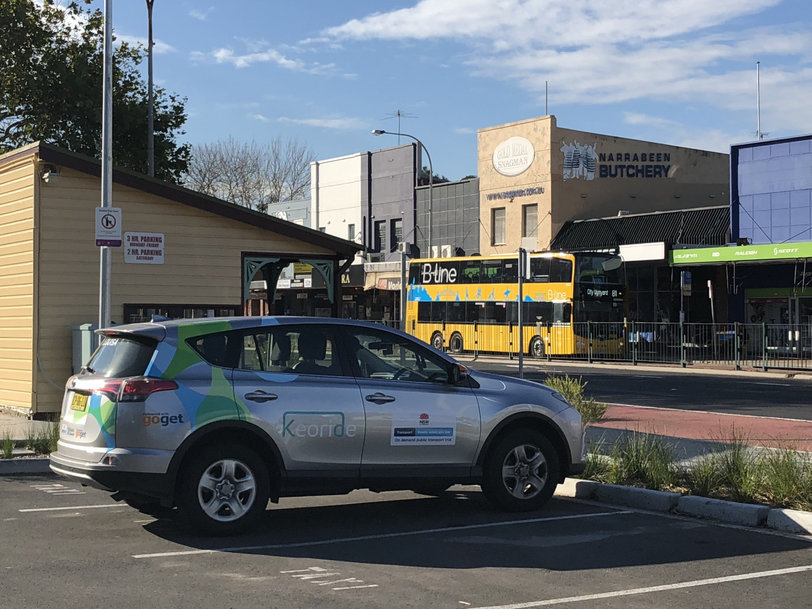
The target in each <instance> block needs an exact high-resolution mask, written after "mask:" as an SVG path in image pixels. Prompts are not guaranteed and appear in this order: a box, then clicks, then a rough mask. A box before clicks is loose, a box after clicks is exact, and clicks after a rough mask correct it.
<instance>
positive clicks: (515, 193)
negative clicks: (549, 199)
mask: <svg viewBox="0 0 812 609" xmlns="http://www.w3.org/2000/svg"><path fill="white" fill-rule="evenodd" d="M542 194H544V187H543V186H535V187H533V188H517V189H516V190H505V191H503V192H492V193H490V194H488V195H485V198H486V199H488V201H493V200H495V199H510V200H511V201H512V200H513V198H514V197H531V196H533V195H542Z"/></svg>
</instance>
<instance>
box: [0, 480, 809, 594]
mask: <svg viewBox="0 0 812 609" xmlns="http://www.w3.org/2000/svg"><path fill="white" fill-rule="evenodd" d="M0 496H2V497H3V500H2V503H0V522H2V524H0V527H1V528H0V531H1V532H2V534H1V536H0V538H2V540H3V549H2V552H0V568H2V573H3V592H2V605H3V606H5V607H13V608H19V609H22V608H25V607H38V608H45V607H59V608H60V609H64V608H65V607H79V606H81V607H88V608H90V607H104V608H105V609H106V608H109V607H111V606H112V607H136V606H138V607H156V608H158V607H266V608H267V607H285V608H298V607H331V608H336V607H353V608H367V607H370V608H371V607H432V608H433V607H447V608H465V609H467V608H469V607H471V608H475V607H499V608H500V609H519V608H524V607H543V606H544V607H546V606H553V607H601V608H615V607H617V608H621V607H622V608H623V609H630V608H634V607H647V608H652V607H653V608H666V607H669V608H670V607H677V606H679V607H718V608H728V607H729V608H731V609H733V608H736V609H748V608H753V609H756V608H757V609H764V608H765V607H776V608H779V607H780V608H782V609H786V608H809V607H812V584H811V583H810V582H812V577H810V574H811V573H812V539H810V538H808V537H797V536H792V535H787V534H781V533H776V532H771V531H766V530H757V529H747V528H743V527H736V526H731V525H722V524H716V523H711V522H707V521H703V520H697V519H690V518H682V517H676V516H673V515H666V514H655V513H648V512H643V511H637V510H633V509H626V508H621V507H612V506H609V505H606V504H597V503H589V502H582V501H576V500H572V499H564V498H560V497H559V498H554V499H553V501H552V502H551V503H550V504H549V505H548V506H547V507H546V509H544V510H542V511H540V512H535V513H531V514H503V513H498V512H495V511H493V510H492V508H491V507H490V506H489V504H487V503H486V502H485V501H484V499H483V498H482V497H481V496H480V493H479V489H478V488H476V487H455V489H453V492H448V493H446V494H445V495H444V496H442V497H438V498H435V497H427V496H421V495H416V494H413V493H409V492H397V493H384V494H373V493H369V492H366V491H356V492H354V493H352V494H350V495H346V496H336V497H308V498H301V499H286V500H283V501H282V503H280V504H279V505H275V506H272V507H271V508H269V510H268V511H267V512H266V515H265V518H264V521H263V522H262V525H261V526H260V527H259V529H258V530H257V531H255V532H253V533H252V534H250V535H241V536H236V537H228V538H215V539H211V538H201V537H196V536H193V535H190V534H189V533H188V532H187V531H186V530H185V528H184V527H183V526H182V524H181V523H178V522H175V521H174V520H171V519H157V520H156V519H155V518H154V517H152V516H149V515H146V514H142V513H141V512H138V511H136V510H134V509H132V508H130V507H128V506H126V505H124V504H117V503H115V502H114V501H113V500H112V499H111V498H110V497H109V495H108V494H106V493H103V492H100V491H96V490H94V489H88V488H84V487H81V486H79V485H78V484H75V483H72V482H69V481H66V480H64V479H61V478H57V477H55V476H51V475H37V476H9V477H5V478H0Z"/></svg>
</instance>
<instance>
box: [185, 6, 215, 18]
mask: <svg viewBox="0 0 812 609" xmlns="http://www.w3.org/2000/svg"><path fill="white" fill-rule="evenodd" d="M213 12H214V7H213V6H210V7H208V8H206V9H200V8H193V9H191V10H190V11H189V16H190V17H192V18H193V19H197V20H198V21H206V20H207V19H208V18H209V15H211V14H212V13H213Z"/></svg>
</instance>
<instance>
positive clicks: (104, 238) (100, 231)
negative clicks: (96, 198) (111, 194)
mask: <svg viewBox="0 0 812 609" xmlns="http://www.w3.org/2000/svg"><path fill="white" fill-rule="evenodd" d="M96 245H98V246H104V247H121V208H120V207H97V208H96Z"/></svg>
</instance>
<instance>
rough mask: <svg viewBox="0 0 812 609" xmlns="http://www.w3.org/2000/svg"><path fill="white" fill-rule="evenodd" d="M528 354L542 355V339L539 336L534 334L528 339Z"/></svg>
mask: <svg viewBox="0 0 812 609" xmlns="http://www.w3.org/2000/svg"><path fill="white" fill-rule="evenodd" d="M530 355H532V356H533V357H544V341H543V340H541V337H540V336H536V337H535V338H534V339H533V340H531V341H530Z"/></svg>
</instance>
